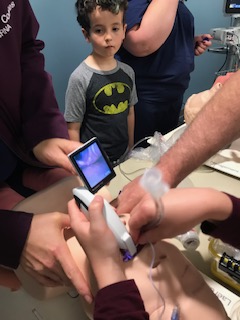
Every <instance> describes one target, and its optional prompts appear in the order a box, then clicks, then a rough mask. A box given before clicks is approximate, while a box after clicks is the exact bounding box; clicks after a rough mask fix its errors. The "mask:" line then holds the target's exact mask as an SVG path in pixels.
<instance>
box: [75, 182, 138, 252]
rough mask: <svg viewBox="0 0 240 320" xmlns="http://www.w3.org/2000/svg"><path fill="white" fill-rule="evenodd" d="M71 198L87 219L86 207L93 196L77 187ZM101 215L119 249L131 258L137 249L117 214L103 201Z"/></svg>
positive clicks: (84, 189) (83, 188)
mask: <svg viewBox="0 0 240 320" xmlns="http://www.w3.org/2000/svg"><path fill="white" fill-rule="evenodd" d="M73 196H74V198H75V201H76V203H77V204H78V206H79V208H80V209H81V211H82V212H83V213H84V214H85V215H86V217H88V207H89V205H90V203H91V202H92V200H93V198H94V195H93V194H92V193H91V192H90V191H89V190H87V189H86V188H85V187H79V188H74V189H73ZM103 215H104V217H105V219H106V222H107V225H108V227H109V228H110V229H111V230H112V233H113V234H114V236H115V238H116V239H117V242H118V245H119V248H120V249H123V250H126V251H128V252H129V253H130V255H131V256H133V255H134V254H135V253H136V252H137V249H136V246H135V244H134V242H133V240H132V237H131V236H130V234H129V233H128V231H127V229H126V227H125V225H124V224H123V223H122V221H121V220H120V218H119V216H118V215H117V213H116V212H115V211H114V210H113V208H112V207H111V205H110V204H109V203H108V202H107V201H106V200H105V199H104V208H103Z"/></svg>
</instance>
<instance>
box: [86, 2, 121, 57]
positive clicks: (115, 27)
mask: <svg viewBox="0 0 240 320" xmlns="http://www.w3.org/2000/svg"><path fill="white" fill-rule="evenodd" d="M90 21H91V28H90V31H89V34H86V32H84V31H83V32H84V35H85V37H86V39H87V41H89V42H90V43H91V44H92V46H93V53H95V54H97V55H99V56H101V57H113V56H114V54H115V53H116V52H117V51H118V49H119V48H120V46H121V44H122V41H123V39H124V38H125V30H126V25H123V12H122V11H120V12H119V13H118V14H113V13H111V12H110V11H107V10H104V11H103V10H101V8H100V7H97V8H96V10H94V11H93V12H92V13H91V14H90Z"/></svg>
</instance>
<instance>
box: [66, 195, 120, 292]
mask: <svg viewBox="0 0 240 320" xmlns="http://www.w3.org/2000/svg"><path fill="white" fill-rule="evenodd" d="M103 207H104V200H103V198H102V197H101V196H98V195H96V196H95V197H94V199H93V200H92V202H91V204H90V205H89V208H88V218H87V217H86V215H85V214H84V213H83V212H81V211H80V210H79V208H78V206H77V204H76V202H75V200H71V201H70V202H69V203H68V213H69V216H70V219H71V227H72V229H73V230H74V232H75V235H76V237H77V239H78V241H79V243H80V244H81V246H82V247H83V249H84V251H85V253H86V255H87V256H88V258H89V260H90V262H91V265H92V268H93V271H94V274H95V276H96V279H97V282H98V286H99V289H101V288H103V287H105V286H107V285H110V284H112V283H115V282H119V281H123V280H126V276H125V274H124V271H123V268H122V265H123V261H122V256H121V254H120V251H119V247H118V243H117V240H116V238H115V236H114V235H113V233H112V231H111V230H110V229H109V227H108V225H107V223H106V220H105V217H104V215H103Z"/></svg>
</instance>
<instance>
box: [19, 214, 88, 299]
mask: <svg viewBox="0 0 240 320" xmlns="http://www.w3.org/2000/svg"><path fill="white" fill-rule="evenodd" d="M69 224H70V219H69V216H68V215H67V214H63V213H59V212H53V213H45V214H36V215H34V216H33V220H32V224H31V228H30V231H29V235H28V239H27V242H26V244H25V247H24V250H23V252H22V257H21V261H20V264H21V266H22V267H23V269H24V270H25V271H26V272H27V273H29V274H30V275H31V276H33V277H34V278H35V279H36V280H37V281H38V282H39V283H41V284H42V285H45V286H51V287H52V286H58V285H70V284H71V283H72V284H73V285H74V286H75V288H76V289H77V291H78V292H79V293H80V294H81V295H82V296H83V297H84V298H85V299H86V300H87V301H88V302H91V299H92V298H91V293H90V289H89V287H88V285H87V283H86V281H85V279H84V277H83V275H82V273H81V271H80V270H79V268H78V267H77V265H76V263H75V261H74V260H73V257H72V255H71V253H70V251H69V248H68V246H67V243H66V241H65V238H64V229H65V228H68V227H69Z"/></svg>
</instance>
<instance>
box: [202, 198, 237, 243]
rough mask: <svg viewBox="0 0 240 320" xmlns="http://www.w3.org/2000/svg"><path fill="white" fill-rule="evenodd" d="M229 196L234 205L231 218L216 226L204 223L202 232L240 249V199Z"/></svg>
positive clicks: (207, 222)
mask: <svg viewBox="0 0 240 320" xmlns="http://www.w3.org/2000/svg"><path fill="white" fill-rule="evenodd" d="M228 196H229V198H230V199H231V201H232V204H233V210H232V214H231V215H230V217H229V218H228V219H226V220H224V221H221V222H218V223H216V224H213V223H211V222H209V221H204V222H203V223H202V224H201V230H202V232H203V233H205V234H209V235H210V236H212V237H214V238H217V239H221V240H222V241H223V242H226V243H228V244H230V245H232V246H234V247H235V248H238V249H240V199H239V198H236V197H234V196H231V195H228Z"/></svg>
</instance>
